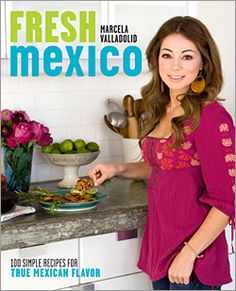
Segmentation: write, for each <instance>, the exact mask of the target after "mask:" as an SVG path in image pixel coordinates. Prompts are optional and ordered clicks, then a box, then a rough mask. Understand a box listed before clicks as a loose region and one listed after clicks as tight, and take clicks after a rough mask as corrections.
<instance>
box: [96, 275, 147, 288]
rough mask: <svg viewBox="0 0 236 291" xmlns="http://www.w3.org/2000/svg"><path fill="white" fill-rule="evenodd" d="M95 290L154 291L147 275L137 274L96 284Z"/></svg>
mask: <svg viewBox="0 0 236 291" xmlns="http://www.w3.org/2000/svg"><path fill="white" fill-rule="evenodd" d="M94 290H152V286H151V281H150V280H149V278H148V277H147V275H145V274H144V273H137V274H132V275H128V276H122V277H118V278H113V279H110V280H104V281H100V282H96V283H95V288H94Z"/></svg>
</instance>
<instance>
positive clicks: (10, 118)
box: [1, 109, 53, 192]
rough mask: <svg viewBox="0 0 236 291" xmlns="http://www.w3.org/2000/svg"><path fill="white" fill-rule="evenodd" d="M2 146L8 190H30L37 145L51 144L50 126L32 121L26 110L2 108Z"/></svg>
mask: <svg viewBox="0 0 236 291" xmlns="http://www.w3.org/2000/svg"><path fill="white" fill-rule="evenodd" d="M1 126H2V127H1V146H2V147H3V150H4V166H5V175H6V181H7V190H8V191H23V192H27V191H28V190H29V185H30V177H31V165H32V157H33V149H34V145H35V144H38V145H39V146H47V145H49V144H51V143H52V141H53V139H52V137H51V134H50V133H49V129H48V127H46V126H44V125H43V124H41V123H39V122H37V121H34V120H31V119H30V117H29V116H28V114H27V113H26V112H25V111H21V110H18V111H14V112H13V111H11V110H9V109H4V110H2V111H1Z"/></svg>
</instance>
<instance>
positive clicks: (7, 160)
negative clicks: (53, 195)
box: [4, 145, 33, 192]
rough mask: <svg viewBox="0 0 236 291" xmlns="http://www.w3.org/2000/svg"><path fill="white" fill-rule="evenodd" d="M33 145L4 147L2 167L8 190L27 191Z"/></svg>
mask: <svg viewBox="0 0 236 291" xmlns="http://www.w3.org/2000/svg"><path fill="white" fill-rule="evenodd" d="M32 158H33V146H31V147H27V145H24V146H19V147H17V148H14V149H10V148H6V147H4V167H5V175H6V183H7V190H8V191H11V192H13V191H19V192H28V190H29V187H30V178H31V167H32Z"/></svg>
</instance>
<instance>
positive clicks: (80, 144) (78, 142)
mask: <svg viewBox="0 0 236 291" xmlns="http://www.w3.org/2000/svg"><path fill="white" fill-rule="evenodd" d="M85 146H86V143H85V141H84V140H83V139H77V140H76V141H74V147H75V149H76V150H78V149H80V148H85Z"/></svg>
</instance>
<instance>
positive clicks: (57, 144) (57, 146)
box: [52, 142, 60, 150]
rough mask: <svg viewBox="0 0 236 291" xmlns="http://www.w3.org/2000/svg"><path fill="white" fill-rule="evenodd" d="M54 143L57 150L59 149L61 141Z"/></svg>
mask: <svg viewBox="0 0 236 291" xmlns="http://www.w3.org/2000/svg"><path fill="white" fill-rule="evenodd" d="M52 145H53V148H54V149H55V150H59V145H60V144H59V142H54V143H53V144H52Z"/></svg>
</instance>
